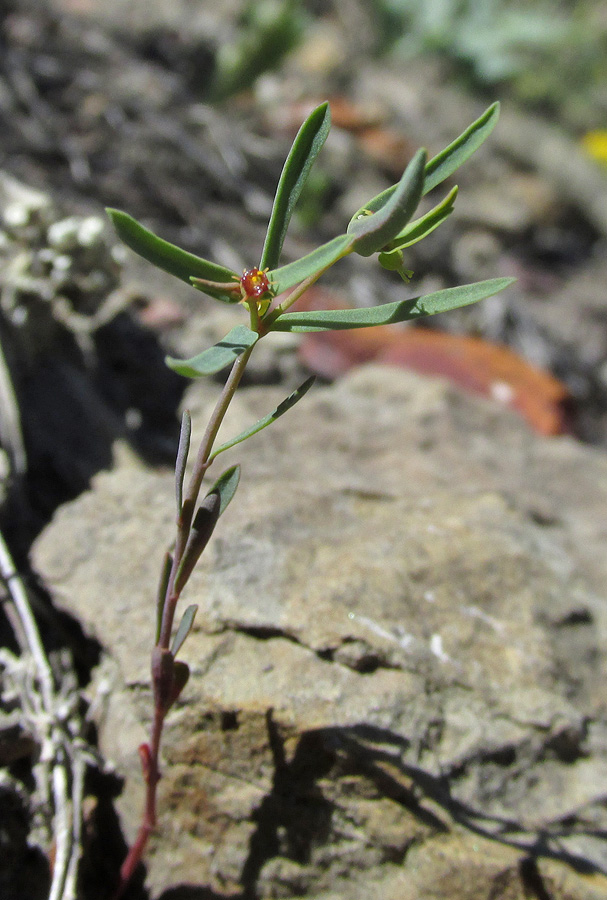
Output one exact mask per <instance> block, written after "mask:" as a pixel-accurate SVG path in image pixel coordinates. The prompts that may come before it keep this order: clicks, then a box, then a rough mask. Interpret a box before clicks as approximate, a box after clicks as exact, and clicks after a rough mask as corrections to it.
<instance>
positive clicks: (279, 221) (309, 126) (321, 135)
mask: <svg viewBox="0 0 607 900" xmlns="http://www.w3.org/2000/svg"><path fill="white" fill-rule="evenodd" d="M330 128H331V113H330V110H329V104H328V103H327V102H326V101H325V102H324V103H321V104H320V106H318V107H316V109H315V110H313V112H311V113H310V115H309V116H308V118H307V119H306V120H305V122H304V123H303V125H302V126H301V128H300V129H299V131H298V133H297V136H296V138H295V140H294V141H293V146H292V147H291V150H290V152H289V155H288V157H287V159H286V162H285V164H284V168H283V170H282V174H281V176H280V180H279V182H278V187H277V188H276V196H275V198H274V205H273V207H272V213H271V215H270V222H269V224H268V231H267V234H266V239H265V243H264V247H263V252H262V255H261V262H260V263H259V268H260V269H266V268H268V269H274V268H275V267H276V266H277V265H278V260H279V258H280V251H281V250H282V245H283V241H284V238H285V234H286V232H287V228H288V227H289V222H290V221H291V216H292V215H293V210H294V208H295V204H296V203H297V201H298V199H299V196H300V194H301V192H302V190H303V187H304V185H305V183H306V180H307V178H308V175H309V173H310V169H311V168H312V165H313V164H314V161H315V159H316V157H317V156H318V154H319V153H320V150H321V149H322V146H323V144H324V143H325V141H326V139H327V135H328V134H329V129H330Z"/></svg>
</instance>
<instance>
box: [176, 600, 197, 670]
mask: <svg viewBox="0 0 607 900" xmlns="http://www.w3.org/2000/svg"><path fill="white" fill-rule="evenodd" d="M197 610H198V606H197V605H196V604H195V603H193V604H192V605H191V606H188V608H187V609H186V611H185V612H184V614H183V616H182V617H181V622H180V623H179V628H178V629H177V631H176V632H175V637H174V638H173V646H172V647H171V653H172V654H173V658H175V657H176V656H177V654H178V653H179V651H180V650H181V648H182V646H183V642H184V641H185V639H186V638H187V636H188V634H189V633H190V631H191V630H192V625H193V624H194V616H195V615H196V612H197Z"/></svg>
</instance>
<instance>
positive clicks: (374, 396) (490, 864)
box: [33, 367, 607, 900]
mask: <svg viewBox="0 0 607 900" xmlns="http://www.w3.org/2000/svg"><path fill="white" fill-rule="evenodd" d="M214 390H215V388H214V387H213V386H209V385H206V386H205V387H201V386H199V385H195V386H193V387H192V388H191V390H190V392H189V395H188V397H187V405H188V408H189V409H190V410H191V412H192V417H193V421H194V423H195V426H196V430H200V431H201V430H202V428H203V426H204V422H205V419H206V416H207V415H208V410H209V408H210V404H211V403H212V401H213V391H214ZM280 399H281V395H278V394H277V393H276V392H275V391H273V390H267V389H259V388H254V389H248V390H243V391H242V392H241V394H240V396H237V399H236V401H235V403H234V408H233V410H232V412H231V414H230V417H229V419H228V422H227V423H226V429H225V430H226V436H227V434H230V433H233V432H234V431H235V430H238V429H240V428H242V427H244V426H246V425H247V424H249V423H250V422H251V421H252V420H254V419H255V418H256V417H259V416H261V415H263V414H264V413H266V412H267V411H268V410H269V409H271V408H272V405H273V404H275V403H276V402H277V401H278V400H280ZM247 448H248V449H245V450H243V448H242V447H240V448H238V447H237V448H235V449H234V450H232V451H228V452H227V453H226V454H224V456H225V465H228V464H230V463H231V462H233V461H236V460H242V461H243V463H244V465H243V483H242V484H241V486H240V488H239V491H238V494H237V498H236V500H235V501H234V503H233V504H232V505H231V506H230V508H229V509H228V510H227V512H226V513H225V516H224V517H223V518H222V521H221V523H220V525H219V527H218V529H217V532H216V536H215V537H214V538H213V540H212V542H211V544H210V546H209V549H208V552H207V554H206V560H205V561H204V562H203V564H201V566H200V569H199V570H198V571H197V572H195V574H194V576H193V578H192V581H191V583H190V585H189V586H188V589H187V592H186V595H185V596H184V604H186V603H193V602H196V603H198V604H199V606H200V608H199V611H198V616H197V619H196V623H195V627H194V631H193V633H192V634H191V636H190V637H189V639H188V641H187V643H186V645H185V647H184V649H183V651H182V652H181V655H182V656H183V658H184V659H186V660H187V661H188V662H189V664H190V666H191V670H192V677H191V679H190V682H189V684H188V686H187V688H186V690H185V692H184V695H183V697H182V699H181V701H180V703H179V705H178V707H177V708H176V709H175V710H174V711H173V712H172V713H171V715H170V717H169V719H168V721H167V729H166V737H165V743H164V777H163V779H162V781H161V783H160V788H159V793H160V807H159V808H160V810H161V822H160V827H159V831H158V835H157V836H156V838H155V839H154V841H153V845H152V848H151V852H150V854H149V860H148V863H149V870H148V886H149V888H150V891H151V895H152V896H153V897H158V896H160V895H161V893H162V891H164V890H167V889H169V888H171V889H172V890H171V898H175V897H180V896H181V893H180V892H179V890H178V886H179V885H186V884H187V885H208V886H209V887H210V888H211V889H212V890H214V891H216V892H218V893H219V894H220V896H222V897H227V896H243V897H253V896H256V897H259V898H270V897H283V898H289V897H295V896H314V897H316V898H317V900H337V898H339V900H359V898H361V900H362V898H363V897H367V896H368V895H369V892H370V891H373V892H375V893H376V894H377V893H379V895H380V896H382V898H386V900H392V898H394V900H396V898H399V900H400V898H405V900H409V898H411V900H414V898H417V897H424V898H432V897H437V898H438V897H442V896H444V891H445V885H449V895H450V896H451V897H453V898H458V900H459V898H461V900H476V898H481V897H487V896H491V897H494V898H500V900H515V898H516V900H518V898H521V900H522V898H523V897H528V896H532V897H534V896H535V897H542V896H550V897H552V898H554V900H569V898H571V900H573V898H574V897H575V898H576V900H577V898H588V900H591V898H592V900H594V898H595V897H596V898H598V897H599V896H604V895H605V891H606V889H607V878H606V877H605V876H606V873H607V844H606V843H605V839H604V837H602V836H601V835H604V834H605V828H606V826H607V817H606V814H605V810H604V795H605V786H606V785H607V723H606V722H605V714H604V683H605V670H606V668H607V661H606V653H607V604H606V602H605V601H606V597H605V583H606V576H607V562H606V557H605V554H604V543H605V535H606V531H607V528H606V526H605V516H604V510H605V504H606V501H607V459H606V458H605V456H604V454H601V453H600V452H597V451H593V450H591V449H588V448H585V447H582V446H580V445H578V444H576V443H575V442H574V441H573V440H571V439H569V438H559V439H544V438H539V437H537V436H535V435H533V434H532V433H530V432H529V431H528V430H527V429H526V427H525V425H524V424H522V423H521V422H520V421H519V420H518V419H517V418H516V417H515V416H514V415H511V414H509V413H507V412H505V411H504V410H502V409H501V408H499V407H497V406H494V405H493V404H491V403H489V402H485V401H482V400H479V399H476V398H470V397H466V396H463V395H461V394H459V393H457V392H456V391H454V390H453V389H451V388H448V387H446V386H445V385H444V384H443V383H442V382H438V381H430V380H424V379H421V378H418V377H416V376H414V375H411V374H409V373H405V372H402V371H397V370H391V369H388V368H381V367H367V368H363V369H360V370H358V371H356V372H354V373H353V374H351V375H349V376H348V377H347V378H345V379H343V380H342V381H340V382H338V383H336V384H335V385H334V386H332V387H329V388H317V389H316V390H315V392H313V393H312V394H311V395H308V397H306V399H305V400H304V401H303V402H302V404H301V405H300V406H298V408H297V409H296V410H295V411H293V412H291V413H289V414H288V415H287V416H285V417H284V418H282V419H280V420H279V421H278V422H277V423H276V424H275V425H273V426H272V428H269V429H267V430H266V431H264V432H262V433H260V434H259V435H258V436H256V437H255V438H254V439H253V441H252V442H251V443H250V444H248V445H247ZM217 465H218V471H217V474H219V472H220V471H221V468H220V466H219V462H218V463H217ZM173 518H174V488H173V483H172V476H171V475H170V474H167V473H154V472H145V471H134V470H133V469H132V468H123V469H121V468H119V469H117V470H116V471H114V472H112V473H109V474H105V475H101V476H99V477H98V478H97V479H96V481H95V483H94V486H93V489H92V491H91V492H89V493H88V494H87V495H85V496H83V497H81V498H80V499H79V500H77V501H75V502H74V503H73V504H70V505H69V506H66V507H64V508H63V509H62V510H60V511H59V513H58V514H57V515H56V517H55V520H54V522H53V523H52V524H51V525H50V526H49V528H48V529H47V530H46V531H45V533H44V534H43V535H42V536H41V538H40V539H39V540H38V542H37V544H36V546H35V548H34V552H33V559H34V563H35V566H36V567H37V569H38V571H39V572H40V574H41V575H42V577H43V578H44V580H45V581H46V583H47V584H48V585H49V586H50V587H51V589H52V592H53V594H54V597H55V600H56V602H57V603H58V604H59V605H60V606H61V607H62V608H63V609H65V610H66V611H69V612H70V613H71V614H73V615H75V616H77V617H78V618H79V619H80V620H81V621H82V623H83V625H84V627H85V628H86V630H87V631H88V632H89V633H91V634H93V635H94V636H95V637H96V638H97V639H98V640H99V641H100V642H101V643H102V644H103V645H104V646H105V647H106V649H107V653H108V658H107V660H106V663H105V669H104V675H103V679H104V682H105V684H106V686H107V684H108V681H107V679H108V678H109V679H110V684H111V685H112V687H111V689H110V691H109V693H108V709H107V715H106V719H105V723H101V725H100V737H101V745H102V749H103V751H104V752H105V754H106V755H107V757H108V758H110V759H112V760H113V761H114V762H115V764H116V765H117V767H118V769H119V771H120V772H121V773H122V774H124V775H125V776H126V791H125V795H124V797H123V798H122V801H121V805H120V812H121V815H122V820H123V825H124V828H125V832H126V834H127V836H128V837H129V838H131V839H132V837H133V835H134V832H135V829H136V826H137V821H138V814H139V806H140V803H141V784H140V776H139V773H138V771H137V761H136V753H135V747H136V746H137V744H138V743H139V742H140V740H142V739H143V734H144V728H147V725H148V724H149V719H150V708H149V699H150V698H149V689H148V679H149V675H148V671H149V662H148V660H149V645H150V640H151V635H152V632H153V627H154V593H155V582H156V578H157V569H158V567H159V563H160V559H161V555H162V552H163V548H164V546H166V545H167V544H168V543H169V541H170V540H171V528H172V521H173ZM580 871H585V872H587V873H588V874H587V875H581V874H580ZM184 890H185V889H184ZM542 891H543V893H542ZM184 896H185V894H184ZM188 896H189V895H188Z"/></svg>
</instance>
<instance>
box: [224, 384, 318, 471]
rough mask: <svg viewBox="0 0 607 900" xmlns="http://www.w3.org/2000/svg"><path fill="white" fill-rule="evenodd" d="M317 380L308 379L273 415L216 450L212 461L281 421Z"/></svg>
mask: <svg viewBox="0 0 607 900" xmlns="http://www.w3.org/2000/svg"><path fill="white" fill-rule="evenodd" d="M315 380H316V376H315V375H312V376H311V377H310V378H307V379H306V380H305V381H304V383H303V384H301V385H300V386H299V387H298V388H297V389H296V390H294V391H293V393H291V394H289V396H288V397H286V398H285V399H284V400H283V401H282V403H279V404H278V406H277V407H276V409H274V410H272V412H271V413H268V415H267V416H264V417H263V418H262V419H258V420H257V422H255V424H254V425H251V427H250V428H247V429H246V430H245V431H241V432H240V434H237V435H236V437H233V438H231V439H230V440H229V441H226V442H225V444H222V445H221V446H220V447H218V448H217V450H215V451H214V452H213V454H212V456H211V459H215V457H216V456H217V455H218V454H219V453H223V451H224V450H229V449H230V447H235V446H236V444H240V443H242V441H246V439H247V438H250V437H251V436H252V435H254V434H257V432H258V431H261V430H262V429H263V428H266V427H267V426H268V425H271V424H272V422H275V421H276V419H279V418H280V416H282V415H284V414H285V413H286V412H287V411H288V410H290V409H291V407H293V406H295V404H296V403H298V402H299V400H301V398H302V397H303V396H304V395H305V394H307V392H308V391H309V389H310V388H311V387H312V385H313V384H314V382H315Z"/></svg>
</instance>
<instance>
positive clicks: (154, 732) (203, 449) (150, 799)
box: [113, 347, 253, 900]
mask: <svg viewBox="0 0 607 900" xmlns="http://www.w3.org/2000/svg"><path fill="white" fill-rule="evenodd" d="M252 352H253V347H249V348H248V349H247V350H245V352H244V353H242V354H241V355H240V356H239V357H238V359H237V360H236V361H235V362H234V365H233V366H232V369H231V371H230V374H229V375H228V377H227V379H226V382H225V384H224V386H223V389H222V391H221V395H220V397H219V399H218V401H217V403H216V405H215V408H214V410H213V413H212V414H211V417H210V419H209V422H208V424H207V427H206V430H205V433H204V435H203V437H202V441H201V443H200V447H199V449H198V455H197V457H196V461H195V463H194V468H193V471H192V474H191V477H190V481H189V484H188V489H187V492H186V494H185V498H184V501H183V504H182V509H181V512H180V515H179V516H178V520H177V537H176V541H175V549H174V553H173V564H172V566H171V574H170V576H169V580H168V584H167V589H166V594H165V601H164V607H163V613H162V625H161V629H160V637H159V639H158V643H157V645H156V647H155V648H154V651H155V652H158V651H163V650H164V651H167V652H168V650H169V646H170V641H171V633H172V630H173V622H174V619H175V609H176V607H177V601H178V600H179V597H180V594H181V591H175V578H176V575H177V571H178V569H179V564H180V562H181V557H182V556H183V552H184V550H185V547H186V544H187V540H188V536H189V534H190V529H191V527H192V519H193V516H194V510H195V507H196V503H197V502H198V497H199V494H200V489H201V487H202V482H203V479H204V476H205V473H206V471H207V469H208V468H209V466H210V465H211V462H212V459H209V457H210V456H211V452H212V449H213V444H214V443H215V438H216V437H217V432H218V431H219V428H220V426H221V423H222V422H223V420H224V417H225V414H226V412H227V411H228V407H229V405H230V403H231V401H232V399H233V397H234V394H235V392H236V389H237V388H238V385H239V384H240V380H241V378H242V376H243V373H244V370H245V369H246V366H247V363H248V361H249V357H250V356H251V353H252ZM169 671H170V675H171V678H172V670H169ZM163 678H164V675H163V674H159V673H158V672H157V671H155V667H154V665H153V666H152V683H153V687H154V718H153V721H152V728H151V733H150V742H149V744H148V745H147V751H149V755H148V760H147V766H144V767H143V768H144V779H145V783H146V793H145V804H144V809H143V815H142V818H141V825H140V827H139V832H138V834H137V838H136V839H135V841H134V843H133V844H132V846H131V848H130V850H129V852H128V854H127V857H126V859H125V860H124V862H123V864H122V867H121V869H120V883H119V885H118V888H117V890H116V892H115V893H114V896H113V900H119V898H120V897H122V895H123V893H124V891H125V890H126V887H127V885H128V884H129V882H130V880H131V878H132V877H133V873H134V872H135V870H136V868H137V866H138V865H139V863H140V861H141V859H142V857H143V854H144V852H145V848H146V846H147V842H148V840H149V837H150V834H151V833H152V831H153V830H154V828H155V827H156V786H157V784H158V781H159V779H160V772H159V765H158V762H159V756H160V742H161V738H162V730H163V726H164V720H165V717H166V714H167V712H168V709H166V708H164V707H163V705H162V704H161V702H160V697H161V696H162V695H163V694H164V695H165V696H166V694H167V693H168V690H167V685H166V684H165V683H164V682H163Z"/></svg>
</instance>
